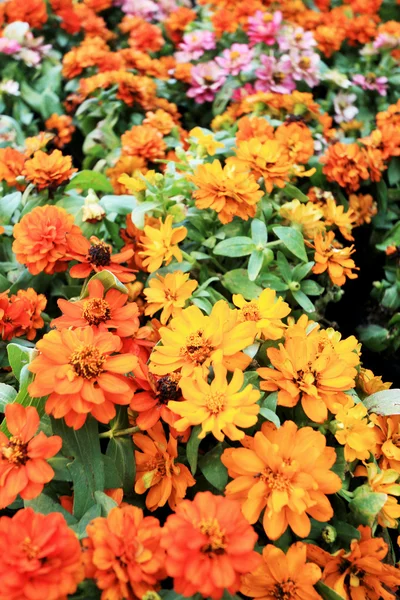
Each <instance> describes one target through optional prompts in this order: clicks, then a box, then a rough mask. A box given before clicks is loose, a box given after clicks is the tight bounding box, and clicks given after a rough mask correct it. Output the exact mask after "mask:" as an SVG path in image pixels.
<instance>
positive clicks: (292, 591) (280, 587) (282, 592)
mask: <svg viewBox="0 0 400 600" xmlns="http://www.w3.org/2000/svg"><path fill="white" fill-rule="evenodd" d="M274 592H275V593H274V598H276V599H277V600H294V598H297V597H298V596H297V586H296V584H295V583H294V581H291V580H290V579H289V580H288V581H285V582H283V583H277V584H276V586H275V590H274Z"/></svg>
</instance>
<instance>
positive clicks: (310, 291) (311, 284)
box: [300, 279, 324, 296]
mask: <svg viewBox="0 0 400 600" xmlns="http://www.w3.org/2000/svg"><path fill="white" fill-rule="evenodd" d="M300 287H301V291H302V292H304V294H307V296H320V295H321V294H322V292H323V291H324V288H323V287H322V286H321V285H319V284H318V283H317V282H316V281H313V280H312V279H307V281H302V282H301V284H300Z"/></svg>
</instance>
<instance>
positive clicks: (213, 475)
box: [199, 443, 228, 492]
mask: <svg viewBox="0 0 400 600" xmlns="http://www.w3.org/2000/svg"><path fill="white" fill-rule="evenodd" d="M224 449H225V446H224V444H221V443H220V444H217V445H216V446H215V447H214V448H213V449H212V450H210V452H207V454H205V455H204V456H202V457H201V458H200V460H199V469H200V471H201V472H202V473H203V475H204V477H205V478H206V479H207V481H208V482H209V483H211V485H213V486H214V487H215V488H217V490H220V491H221V492H222V490H224V489H225V486H226V484H227V483H228V470H227V468H226V467H225V465H223V464H222V462H221V455H222V453H223V451H224Z"/></svg>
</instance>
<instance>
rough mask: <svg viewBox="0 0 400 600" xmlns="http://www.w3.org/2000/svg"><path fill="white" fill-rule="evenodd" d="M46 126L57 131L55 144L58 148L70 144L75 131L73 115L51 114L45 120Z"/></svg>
mask: <svg viewBox="0 0 400 600" xmlns="http://www.w3.org/2000/svg"><path fill="white" fill-rule="evenodd" d="M45 127H46V129H48V130H49V131H52V132H54V133H55V138H54V145H55V146H56V147H57V148H63V147H64V146H65V145H66V144H69V143H70V141H71V140H72V134H73V133H74V131H75V126H74V125H73V124H72V117H69V116H68V115H57V114H53V115H51V117H50V118H49V119H47V121H46V122H45Z"/></svg>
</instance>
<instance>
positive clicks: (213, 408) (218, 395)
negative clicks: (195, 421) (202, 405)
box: [206, 392, 226, 415]
mask: <svg viewBox="0 0 400 600" xmlns="http://www.w3.org/2000/svg"><path fill="white" fill-rule="evenodd" d="M225 399H226V396H225V394H224V393H223V392H215V393H214V394H208V395H207V397H206V406H207V409H208V410H209V411H210V413H212V414H213V415H217V414H218V413H220V412H221V411H222V410H223V409H224V406H225Z"/></svg>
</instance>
